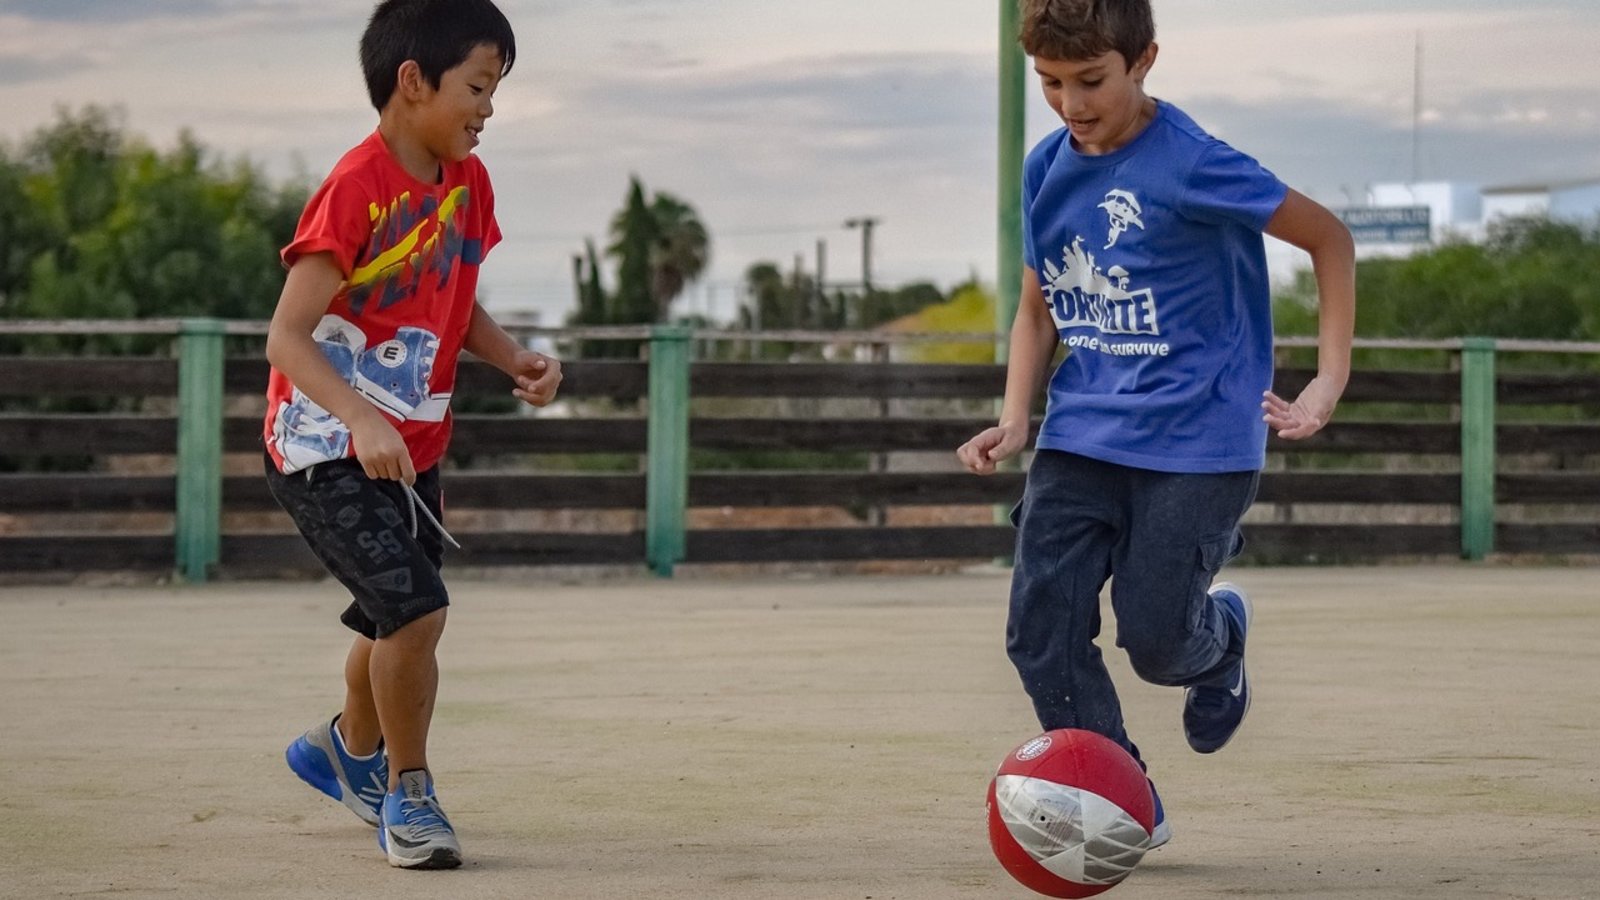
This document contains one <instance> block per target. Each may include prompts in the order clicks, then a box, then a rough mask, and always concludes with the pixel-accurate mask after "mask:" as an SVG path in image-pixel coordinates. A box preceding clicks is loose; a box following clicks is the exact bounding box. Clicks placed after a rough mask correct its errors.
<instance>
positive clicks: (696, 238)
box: [650, 193, 711, 319]
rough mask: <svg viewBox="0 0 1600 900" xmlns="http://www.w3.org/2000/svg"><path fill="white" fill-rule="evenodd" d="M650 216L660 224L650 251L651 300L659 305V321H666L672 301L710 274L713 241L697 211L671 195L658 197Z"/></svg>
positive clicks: (657, 306) (657, 225) (659, 195)
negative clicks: (708, 270)
mask: <svg viewBox="0 0 1600 900" xmlns="http://www.w3.org/2000/svg"><path fill="white" fill-rule="evenodd" d="M650 213H651V215H652V216H653V217H654V218H655V221H656V240H655V245H654V246H653V247H651V250H650V296H651V297H652V298H654V299H655V301H656V310H657V313H656V315H657V317H658V318H659V319H665V318H666V313H667V307H668V306H670V305H671V303H672V301H673V300H674V299H676V298H677V297H678V296H679V295H681V294H682V293H683V289H684V288H685V287H687V286H688V285H689V284H690V283H691V282H693V281H694V280H695V279H697V278H699V277H700V274H701V273H702V272H704V271H705V270H706V265H707V264H708V263H709V262H710V261H711V240H710V238H709V237H708V236H707V234H706V226H705V225H704V224H702V223H701V221H700V217H699V216H698V215H696V214H695V211H694V208H693V207H691V206H690V205H689V204H687V203H684V202H683V201H682V200H679V199H678V198H677V197H674V196H673V195H671V194H666V193H658V194H656V195H655V198H654V199H653V200H652V201H651V203H650Z"/></svg>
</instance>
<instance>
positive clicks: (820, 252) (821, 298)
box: [813, 238, 828, 324]
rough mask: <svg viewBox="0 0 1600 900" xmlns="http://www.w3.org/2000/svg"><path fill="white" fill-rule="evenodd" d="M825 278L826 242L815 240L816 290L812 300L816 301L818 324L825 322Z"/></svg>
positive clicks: (826, 299)
mask: <svg viewBox="0 0 1600 900" xmlns="http://www.w3.org/2000/svg"><path fill="white" fill-rule="evenodd" d="M827 276H828V242H827V241H825V240H823V239H822V238H817V290H816V296H815V297H814V298H813V299H814V300H815V301H816V308H817V321H818V323H819V324H820V323H822V322H824V321H826V317H825V315H824V314H825V313H826V312H827V310H828V288H827V286H826V285H825V284H824V280H825V279H826V278H827Z"/></svg>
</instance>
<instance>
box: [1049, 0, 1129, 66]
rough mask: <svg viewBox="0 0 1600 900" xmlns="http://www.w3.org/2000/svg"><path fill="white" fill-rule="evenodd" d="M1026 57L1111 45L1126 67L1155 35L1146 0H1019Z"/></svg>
mask: <svg viewBox="0 0 1600 900" xmlns="http://www.w3.org/2000/svg"><path fill="white" fill-rule="evenodd" d="M1018 8H1019V9H1020V10H1021V12H1022V15H1021V22H1022V29H1021V34H1019V35H1018V40H1019V41H1020V42H1021V44H1022V49H1023V51H1024V52H1026V53H1027V54H1028V55H1029V56H1034V57H1042V58H1044V59H1059V60H1086V59H1094V58H1095V57H1097V56H1099V55H1101V54H1103V53H1107V52H1109V51H1111V50H1115V51H1117V52H1118V53H1121V54H1122V58H1123V60H1124V61H1125V62H1126V64H1127V66H1128V67H1129V68H1130V69H1131V68H1132V67H1133V63H1134V61H1135V60H1137V59H1138V58H1139V55H1140V54H1142V53H1144V51H1145V48H1146V47H1149V46H1150V44H1151V43H1152V42H1153V41H1155V39H1156V23H1155V14H1154V13H1152V12H1151V11H1150V0H1019V7H1018Z"/></svg>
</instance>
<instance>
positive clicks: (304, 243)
mask: <svg viewBox="0 0 1600 900" xmlns="http://www.w3.org/2000/svg"><path fill="white" fill-rule="evenodd" d="M369 195H370V192H369V191H367V190H365V189H363V188H362V187H361V185H360V184H358V183H357V182H356V181H355V180H354V179H352V178H349V177H338V176H334V177H332V178H329V179H328V180H327V181H325V182H323V183H322V187H320V188H318V189H317V192H316V193H315V194H312V195H311V199H310V200H309V201H307V202H306V208H305V211H304V212H302V213H301V214H300V224H299V226H298V227H296V228H295V232H294V240H292V241H290V242H289V245H288V246H287V247H284V248H283V253H282V257H283V265H284V267H285V268H288V267H292V266H293V265H294V264H295V262H296V261H297V260H299V259H300V258H301V257H304V256H308V255H310V254H313V253H331V254H333V258H334V260H335V261H336V262H337V263H338V264H339V271H341V272H343V273H344V274H345V275H346V276H347V277H348V276H349V275H350V273H351V271H352V270H353V269H354V268H355V263H356V260H357V259H358V258H360V256H361V252H362V250H363V249H364V248H365V247H366V245H367V243H368V242H369V241H370V240H371V238H372V198H371V197H370V196H369Z"/></svg>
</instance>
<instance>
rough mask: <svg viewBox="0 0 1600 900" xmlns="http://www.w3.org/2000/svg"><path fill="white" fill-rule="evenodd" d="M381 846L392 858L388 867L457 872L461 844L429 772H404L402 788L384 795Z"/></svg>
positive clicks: (380, 835) (459, 862) (401, 777)
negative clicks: (434, 788) (453, 870)
mask: <svg viewBox="0 0 1600 900" xmlns="http://www.w3.org/2000/svg"><path fill="white" fill-rule="evenodd" d="M378 846H379V847H381V848H383V852H384V853H386V854H388V855H389V865H391V866H399V867H400V868H402V869H454V868H455V867H456V866H459V865H461V844H460V843H459V842H457V841H456V830H455V829H454V828H451V827H450V820H449V819H447V818H445V816H444V810H443V809H440V808H439V798H438V797H435V796H434V794H433V777H432V776H430V775H429V774H428V770H427V769H407V770H406V771H404V772H401V773H400V786H399V787H397V788H395V789H394V790H393V791H390V792H389V793H388V794H385V795H384V798H383V824H382V825H379V826H378Z"/></svg>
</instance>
